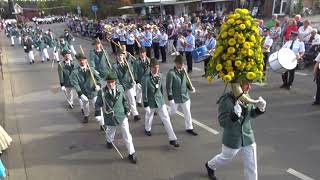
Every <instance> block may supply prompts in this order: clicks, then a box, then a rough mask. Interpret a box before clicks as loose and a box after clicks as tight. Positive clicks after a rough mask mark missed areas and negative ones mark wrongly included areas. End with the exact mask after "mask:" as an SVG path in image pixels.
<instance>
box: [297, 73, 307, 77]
mask: <svg viewBox="0 0 320 180" xmlns="http://www.w3.org/2000/svg"><path fill="white" fill-rule="evenodd" d="M296 75H301V76H308V74H306V73H302V72H296Z"/></svg>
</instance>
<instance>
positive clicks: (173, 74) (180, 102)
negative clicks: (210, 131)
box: [166, 55, 198, 136]
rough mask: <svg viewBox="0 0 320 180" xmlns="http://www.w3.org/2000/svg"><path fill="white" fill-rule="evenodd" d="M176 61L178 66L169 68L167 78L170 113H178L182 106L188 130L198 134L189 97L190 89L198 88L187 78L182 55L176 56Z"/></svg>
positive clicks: (194, 134) (193, 90)
mask: <svg viewBox="0 0 320 180" xmlns="http://www.w3.org/2000/svg"><path fill="white" fill-rule="evenodd" d="M175 63H176V66H175V67H174V68H172V69H170V70H169V72H168V73H167V78H166V88H167V94H168V99H169V102H170V107H171V108H170V109H171V112H170V113H173V114H174V113H176V112H177V108H178V106H181V108H182V111H183V114H184V120H185V129H186V132H187V133H189V134H191V135H193V136H196V135H198V134H197V133H196V132H194V131H193V126H192V117H191V111H190V106H191V100H190V97H189V93H188V89H189V90H191V91H192V92H193V93H194V92H195V91H196V90H195V89H194V88H193V87H191V85H190V83H189V82H188V80H187V77H186V73H185V70H184V62H183V58H182V56H180V55H179V56H176V58H175Z"/></svg>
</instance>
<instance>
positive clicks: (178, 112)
mask: <svg viewBox="0 0 320 180" xmlns="http://www.w3.org/2000/svg"><path fill="white" fill-rule="evenodd" d="M177 114H178V115H179V116H181V117H184V115H183V113H182V112H180V111H177ZM192 122H193V123H194V124H196V125H198V126H199V127H202V128H203V129H205V130H207V131H208V132H210V133H212V134H214V135H217V134H219V132H218V131H216V130H214V129H212V128H211V127H209V126H207V125H205V124H202V123H201V122H199V121H197V120H195V119H192Z"/></svg>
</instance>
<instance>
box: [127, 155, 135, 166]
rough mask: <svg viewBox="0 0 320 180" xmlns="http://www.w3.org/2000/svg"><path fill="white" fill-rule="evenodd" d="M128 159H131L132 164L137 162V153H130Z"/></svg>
mask: <svg viewBox="0 0 320 180" xmlns="http://www.w3.org/2000/svg"><path fill="white" fill-rule="evenodd" d="M128 159H129V161H130V162H131V163H132V164H137V157H136V155H135V154H134V153H133V154H130V155H129V156H128Z"/></svg>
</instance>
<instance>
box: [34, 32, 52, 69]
mask: <svg viewBox="0 0 320 180" xmlns="http://www.w3.org/2000/svg"><path fill="white" fill-rule="evenodd" d="M34 45H35V47H36V49H37V50H38V52H39V56H40V58H41V62H42V63H43V62H44V60H45V59H47V61H50V59H49V54H48V50H47V45H46V39H45V38H43V36H42V32H38V33H37V37H36V40H35V41H34Z"/></svg>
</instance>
